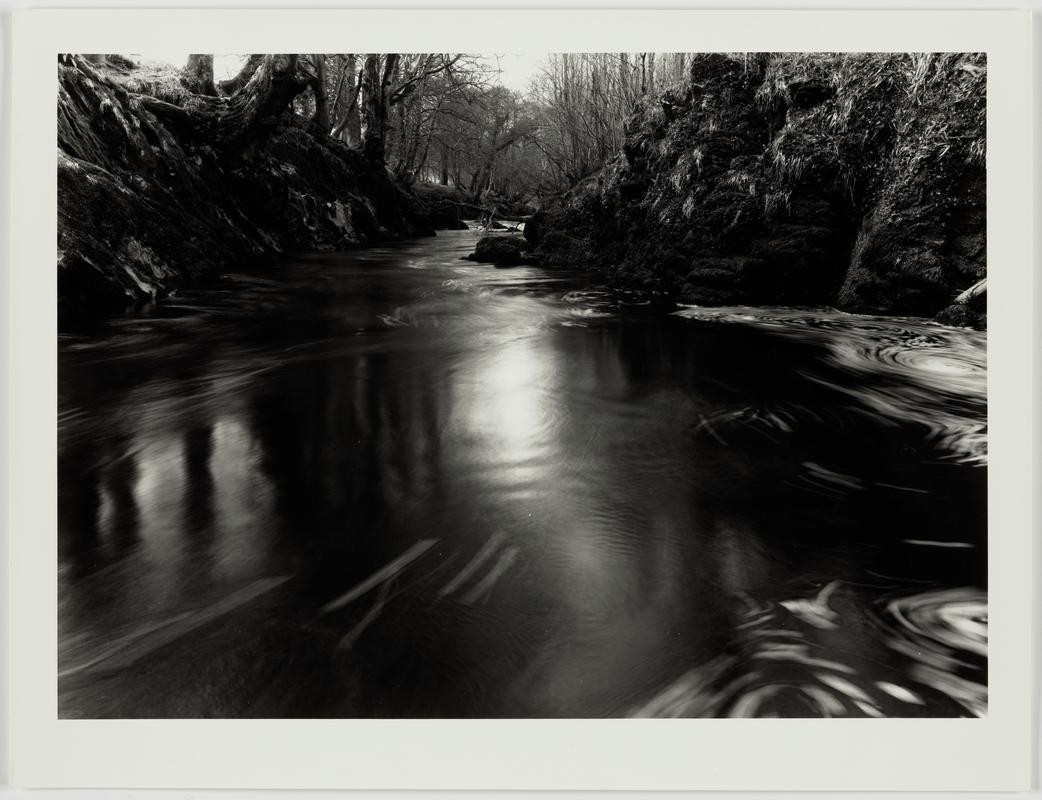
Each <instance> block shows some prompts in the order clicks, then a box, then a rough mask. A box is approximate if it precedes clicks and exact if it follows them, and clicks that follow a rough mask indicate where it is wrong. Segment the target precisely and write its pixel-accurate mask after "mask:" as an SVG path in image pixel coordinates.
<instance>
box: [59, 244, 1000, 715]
mask: <svg viewBox="0 0 1042 800" xmlns="http://www.w3.org/2000/svg"><path fill="white" fill-rule="evenodd" d="M474 238H475V235H474V234H473V233H470V232H459V233H445V234H441V235H439V236H438V237H437V239H433V240H421V241H416V242H410V243H404V244H397V245H393V246H386V247H380V248H374V249H370V250H366V251H360V252H354V253H348V254H325V255H307V256H301V257H297V258H294V259H291V260H287V261H285V262H284V263H281V264H278V265H276V266H274V267H272V268H270V269H267V270H265V271H262V272H259V273H254V274H252V275H250V276H230V277H229V278H228V280H227V281H226V282H224V283H223V284H222V286H221V287H220V288H218V289H214V290H208V291H205V292H193V293H188V294H184V295H183V296H181V297H178V298H175V299H173V300H172V301H171V302H169V303H165V304H163V305H161V306H157V307H153V308H151V309H145V310H142V311H139V312H137V313H134V314H128V315H124V316H120V317H116V318H110V319H107V320H105V321H104V322H100V323H95V324H93V325H92V326H89V327H88V328H85V327H83V326H75V325H73V326H68V328H69V329H68V331H66V332H63V333H62V334H61V335H60V336H59V419H58V432H59V464H58V470H59V523H60V530H59V579H58V580H59V586H58V589H59V652H58V658H59V665H58V670H59V679H58V705H59V714H60V715H61V716H63V717H154V716H161V717H213V716H217V717H244V716H245V717H374V716H375V717H530V716H538V717H562V716H564V717H601V716H971V715H981V714H984V713H986V708H987V690H986V686H987V679H986V670H987V662H986V655H987V653H986V646H987V606H986V572H987V570H986V567H987V536H986V530H987V526H986V477H987V471H986V461H987V448H986V380H985V367H986V364H985V337H984V335H983V334H979V333H973V332H970V331H964V330H955V329H949V328H943V327H940V326H938V325H935V324H933V323H930V322H927V321H923V320H911V319H897V318H869V317H858V316H851V315H846V314H841V313H838V312H835V311H829V310H792V309H745V308H731V309H698V308H688V309H683V310H681V311H679V312H677V313H668V312H665V311H663V310H661V309H659V308H654V307H652V306H650V305H642V304H640V302H638V301H637V300H636V299H627V298H625V297H618V296H613V295H612V294H610V293H609V292H607V291H605V290H603V289H598V288H596V286H597V280H598V278H597V276H593V275H582V274H577V273H574V272H560V271H556V272H555V271H550V270H543V269H539V268H534V267H519V268H513V269H496V268H494V267H491V266H487V265H475V264H471V263H469V262H466V261H461V260H460V257H461V256H462V255H464V254H465V253H468V252H470V251H471V249H472V248H473V244H474ZM591 287H593V288H591Z"/></svg>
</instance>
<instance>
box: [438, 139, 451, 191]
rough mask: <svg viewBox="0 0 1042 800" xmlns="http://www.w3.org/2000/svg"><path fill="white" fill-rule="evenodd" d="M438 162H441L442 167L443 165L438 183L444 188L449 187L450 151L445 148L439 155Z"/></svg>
mask: <svg viewBox="0 0 1042 800" xmlns="http://www.w3.org/2000/svg"><path fill="white" fill-rule="evenodd" d="M438 161H439V162H440V165H441V172H440V174H439V175H438V183H440V184H441V185H442V186H448V185H449V149H448V148H447V147H444V146H443V147H442V148H441V151H440V152H439V153H438Z"/></svg>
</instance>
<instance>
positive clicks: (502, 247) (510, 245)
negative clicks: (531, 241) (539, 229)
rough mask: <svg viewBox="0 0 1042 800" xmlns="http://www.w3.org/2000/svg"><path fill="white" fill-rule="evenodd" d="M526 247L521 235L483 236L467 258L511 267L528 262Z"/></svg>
mask: <svg viewBox="0 0 1042 800" xmlns="http://www.w3.org/2000/svg"><path fill="white" fill-rule="evenodd" d="M527 249H528V243H527V242H526V241H525V238H524V237H523V236H513V235H511V236H483V237H481V238H480V239H479V240H478V243H477V245H476V246H475V248H474V252H473V253H471V254H470V255H469V256H467V258H468V259H469V260H471V261H479V262H482V263H485V264H495V265H496V266H497V267H512V266H517V265H519V264H525V263H528V258H527V257H526V255H525V253H526V251H527Z"/></svg>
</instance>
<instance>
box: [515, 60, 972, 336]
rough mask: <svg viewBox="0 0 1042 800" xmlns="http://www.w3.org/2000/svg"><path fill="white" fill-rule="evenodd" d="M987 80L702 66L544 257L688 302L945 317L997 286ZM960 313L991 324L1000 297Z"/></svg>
mask: <svg viewBox="0 0 1042 800" xmlns="http://www.w3.org/2000/svg"><path fill="white" fill-rule="evenodd" d="M985 81H986V64H985V57H984V56H983V55H975V54H968V55H967V54H839V55H837V54H758V55H756V54H753V55H741V54H739V55H729V54H707V55H702V56H698V57H696V58H695V59H694V61H693V63H692V66H691V70H690V78H689V80H688V81H687V82H686V83H685V84H683V85H680V86H675V87H673V88H671V89H669V90H668V91H666V92H664V93H663V94H661V95H660V96H658V97H656V98H655V99H654V100H653V101H649V102H646V103H645V104H644V105H643V106H642V107H640V108H638V109H637V111H636V112H635V114H634V115H633V116H632V118H631V119H630V120H628V122H627V126H626V140H625V145H624V147H623V152H622V153H621V154H620V155H619V157H618V158H617V159H615V160H614V161H612V162H611V163H609V164H608V165H607V166H606V167H605V168H604V169H603V170H602V171H601V172H600V173H599V174H598V175H596V176H595V177H594V178H592V179H590V180H588V181H587V182H586V184H585V185H584V186H581V187H579V188H578V190H577V192H576V193H575V197H574V198H573V199H572V200H571V201H570V202H568V203H566V204H565V205H564V206H563V207H560V208H558V209H555V210H552V211H550V212H548V213H546V214H543V215H541V216H540V217H539V218H538V223H539V225H538V229H539V233H538V237H537V238H538V242H539V252H540V254H541V256H542V258H543V260H544V262H547V263H573V262H578V261H582V262H583V263H589V261H590V259H591V258H593V260H594V262H595V263H596V264H597V265H600V266H602V267H604V268H606V269H608V270H610V271H611V274H612V277H613V279H614V280H615V282H616V283H617V284H619V285H620V286H625V287H628V288H639V289H645V290H652V291H657V292H663V293H666V294H668V295H671V296H674V297H676V298H677V299H679V300H680V301H682V302H688V303H695V304H702V305H723V304H750V305H832V306H836V307H838V308H842V309H846V310H850V311H856V312H866V313H887V314H909V315H925V316H933V315H936V314H938V313H939V312H940V311H942V309H945V308H946V307H948V306H949V305H950V304H951V303H952V302H953V299H954V298H955V297H956V296H957V295H959V293H960V292H963V291H964V290H966V289H967V288H969V287H970V286H971V285H973V284H975V283H977V282H978V281H980V280H981V279H983V278H984V277H985V164H984V155H985V153H984V143H985V126H984V122H985ZM533 229H534V228H533ZM591 254H592V255H591ZM957 311H958V312H959V313H957V314H951V313H949V315H948V320H949V321H953V320H958V321H959V322H960V323H961V324H969V325H973V326H977V327H982V326H983V325H984V319H985V311H984V309H983V295H982V294H978V295H976V296H975V298H974V305H973V306H972V308H971V307H969V306H967V307H965V308H961V309H957Z"/></svg>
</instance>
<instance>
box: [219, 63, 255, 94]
mask: <svg viewBox="0 0 1042 800" xmlns="http://www.w3.org/2000/svg"><path fill="white" fill-rule="evenodd" d="M263 63H264V56H262V55H260V54H259V53H258V54H254V55H251V56H250V57H249V58H247V59H246V63H245V64H243V65H242V69H240V70H239V71H238V73H236V74H235V76H234V77H231V78H228V80H226V81H221V82H220V83H218V84H217V88H218V89H220V90H221V94H223V95H233V94H235V93H236V92H237V91H239V89H241V88H242V87H243V86H245V85H246V84H247V83H248V82H249V80H250V78H252V77H253V73H255V72H256V71H257V68H258V67H260V65H261V64H263Z"/></svg>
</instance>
